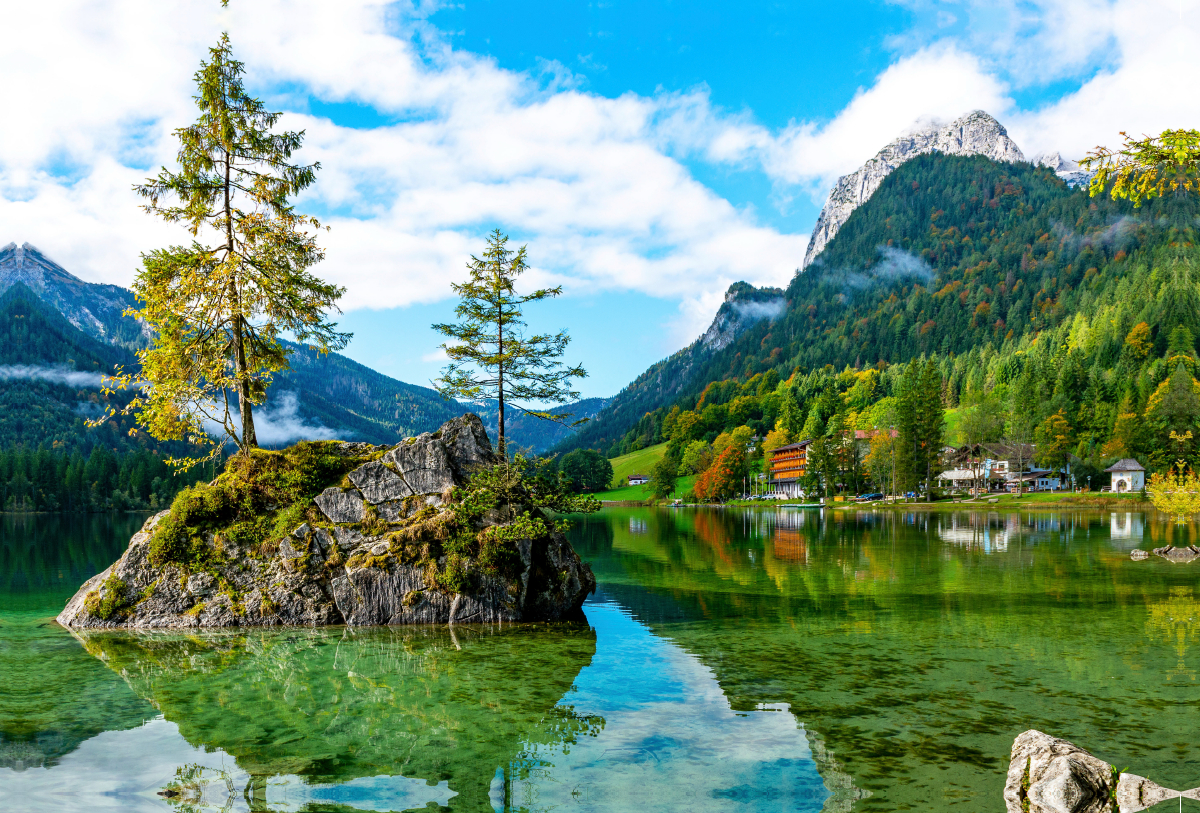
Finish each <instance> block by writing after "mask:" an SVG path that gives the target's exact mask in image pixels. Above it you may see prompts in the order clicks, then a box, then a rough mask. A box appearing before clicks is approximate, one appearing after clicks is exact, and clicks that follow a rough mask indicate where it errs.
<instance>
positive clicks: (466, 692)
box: [82, 625, 604, 810]
mask: <svg viewBox="0 0 1200 813" xmlns="http://www.w3.org/2000/svg"><path fill="white" fill-rule="evenodd" d="M82 640H83V643H84V645H85V646H86V647H87V649H88V651H89V652H91V653H92V654H93V655H95V656H97V657H99V658H100V659H102V660H103V661H104V662H105V663H106V664H108V666H109V667H110V668H112V669H113V670H115V671H117V672H118V673H120V674H121V675H122V676H123V677H124V678H125V679H126V681H127V682H128V683H129V685H130V686H131V687H132V688H133V690H134V691H135V692H136V693H137V694H138V695H140V696H142V697H145V698H146V699H148V700H150V702H152V703H153V704H154V705H155V706H156V707H157V708H158V709H160V710H161V711H162V713H163V715H164V716H165V718H166V719H167V720H168V721H170V722H172V723H175V724H176V725H178V727H179V732H180V734H182V735H183V737H184V738H185V739H186V740H187V741H188V742H189V743H190V744H191V745H192V746H203V747H204V748H206V749H220V750H222V751H223V752H224V753H226V754H229V755H230V756H231V757H233V758H234V759H235V760H236V762H237V767H238V769H240V771H244V772H245V773H246V774H247V775H248V779H247V781H248V787H247V788H245V789H244V790H243V794H242V795H244V796H245V798H246V799H247V800H248V801H251V803H252V806H258V805H267V804H269V803H270V802H271V801H272V800H271V799H270V796H271V794H272V792H273V791H272V777H280V776H298V777H302V778H303V780H304V784H307V785H313V786H322V785H326V786H341V785H346V786H347V787H346V791H347V793H350V794H351V795H353V790H354V788H355V787H356V784H355V783H354V781H353V780H365V779H367V778H372V777H376V778H377V777H405V778H407V779H419V780H424V781H426V782H429V783H435V784H437V783H443V782H444V783H447V784H446V787H448V789H449V791H450V792H451V794H457V797H456V798H455V799H454V802H453V804H452V806H453V807H454V808H455V809H463V810H490V809H491V805H490V802H489V790H490V788H491V785H492V782H493V778H494V775H495V771H496V769H497V767H499V766H506V765H514V764H521V763H523V762H525V761H527V759H528V751H529V750H530V748H531V746H537V745H539V744H540V745H542V746H549V745H551V744H553V745H554V746H556V747H557V748H560V749H561V748H569V747H570V745H571V744H572V743H574V742H576V741H578V739H579V738H581V737H588V736H594V735H595V734H596V732H598V731H599V730H600V729H601V728H602V727H603V723H604V721H603V720H602V719H599V718H595V717H589V716H585V715H579V714H576V713H575V712H574V710H573V709H572V708H571V707H570V706H559V705H557V704H558V701H559V700H560V698H562V697H563V695H564V694H566V693H567V691H568V690H569V689H570V687H571V684H572V682H573V681H574V679H575V677H576V676H577V675H578V674H579V671H580V669H582V668H583V667H584V666H586V665H587V664H588V663H589V662H590V660H591V658H592V655H593V654H594V652H595V634H594V633H593V632H592V630H591V629H590V628H588V627H586V626H579V625H537V626H532V625H531V626H528V627H522V626H515V627H514V626H506V627H504V628H503V629H501V628H499V627H471V628H464V627H455V628H453V629H451V628H448V627H420V628H382V629H370V630H360V631H354V630H341V629H338V630H309V629H303V630H301V629H288V630H256V631H253V632H207V633H204V634H196V633H192V634H186V633H91V634H88V635H86V636H82ZM543 750H544V749H543ZM197 778H198V779H204V780H205V781H210V780H211V779H213V777H208V778H205V775H203V774H202V775H199V776H198V777H197ZM276 784H279V783H276ZM292 784H295V783H292ZM362 784H363V783H362V782H359V783H358V785H360V786H361V785H362ZM364 790H366V789H365V788H364ZM377 791H378V789H375V790H372V791H370V792H368V793H367V794H366V795H368V796H377V795H378V793H377ZM289 792H291V793H292V794H293V795H296V794H297V793H298V794H299V796H300V798H297V799H295V801H298V802H301V803H302V804H304V803H310V802H315V801H319V800H320V799H321V798H322V797H323V796H325V797H328V796H338V794H336V793H320V792H318V793H315V794H314V793H310V792H307V791H304V790H296V789H295V788H293V789H292V790H291V791H289ZM285 795H286V794H285ZM342 795H345V794H342ZM444 796H445V794H444V793H433V794H431V797H430V798H429V799H428V801H442V800H443V799H442V798H440V797H444ZM174 798H176V799H178V801H179V803H180V804H182V803H184V802H185V800H186V797H185V795H184V794H182V793H181V794H180V796H179V797H174ZM280 801H286V800H280ZM330 801H332V799H331V800H330ZM424 803H425V800H422V801H421V804H424ZM218 809H219V808H218Z"/></svg>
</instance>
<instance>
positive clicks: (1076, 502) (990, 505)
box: [601, 491, 1154, 511]
mask: <svg viewBox="0 0 1200 813" xmlns="http://www.w3.org/2000/svg"><path fill="white" fill-rule="evenodd" d="M601 503H602V504H603V505H606V506H623V507H653V506H662V507H671V505H672V502H671V501H670V500H655V499H646V500H601ZM799 505H813V504H812V503H808V502H806V501H804V500H730V501H728V502H723V503H685V504H683V506H681V507H689V508H702V507H708V508H713V507H727V508H781V507H788V506H799ZM822 507H823V508H826V509H829V510H833V511H846V510H863V509H868V508H869V509H871V510H879V511H975V510H981V509H982V510H988V511H1007V510H1020V511H1036V510H1064V509H1071V510H1085V511H1113V510H1123V511H1152V510H1154V506H1153V505H1151V503H1150V501H1149V500H1147V499H1144V498H1143V497H1142V495H1141V494H1106V493H1095V492H1080V493H1076V492H1062V491H1059V492H1033V493H1027V494H1021V495H1016V494H995V495H989V496H985V497H979V498H977V499H962V500H957V499H942V500H936V501H934V502H925V501H924V500H896V501H892V500H872V501H870V502H853V501H843V502H837V501H830V502H827V503H826V504H825V505H824V506H822Z"/></svg>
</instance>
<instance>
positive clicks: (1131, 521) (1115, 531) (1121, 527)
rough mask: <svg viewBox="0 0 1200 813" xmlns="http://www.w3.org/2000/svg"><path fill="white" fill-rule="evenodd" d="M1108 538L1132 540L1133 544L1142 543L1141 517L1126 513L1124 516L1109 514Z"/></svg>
mask: <svg viewBox="0 0 1200 813" xmlns="http://www.w3.org/2000/svg"><path fill="white" fill-rule="evenodd" d="M1108 528H1109V530H1108V536H1109V538H1110V539H1132V540H1134V544H1137V543H1139V542H1141V541H1142V534H1143V533H1144V532H1143V530H1142V515H1141V514H1135V513H1132V512H1129V511H1126V512H1125V513H1124V514H1116V513H1114V514H1111V515H1110V516H1109V519H1108Z"/></svg>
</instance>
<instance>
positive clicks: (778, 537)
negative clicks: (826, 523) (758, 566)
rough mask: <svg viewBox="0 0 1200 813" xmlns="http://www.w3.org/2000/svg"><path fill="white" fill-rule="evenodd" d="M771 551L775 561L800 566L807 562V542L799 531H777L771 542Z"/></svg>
mask: <svg viewBox="0 0 1200 813" xmlns="http://www.w3.org/2000/svg"><path fill="white" fill-rule="evenodd" d="M771 549H772V550H773V551H774V553H775V558H776V559H782V560H784V561H786V562H800V563H801V564H803V563H805V562H807V561H808V540H807V539H805V538H804V537H803V536H802V535H801V533H800V532H799V531H793V530H791V529H782V530H777V531H776V532H775V538H774V539H772V540H771Z"/></svg>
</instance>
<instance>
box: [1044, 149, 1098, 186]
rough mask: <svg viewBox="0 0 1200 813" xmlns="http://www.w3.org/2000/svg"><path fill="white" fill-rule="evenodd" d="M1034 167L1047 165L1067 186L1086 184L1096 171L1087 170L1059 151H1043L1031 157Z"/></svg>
mask: <svg viewBox="0 0 1200 813" xmlns="http://www.w3.org/2000/svg"><path fill="white" fill-rule="evenodd" d="M1033 165H1034V166H1035V167H1049V168H1050V169H1052V170H1054V174H1055V175H1057V176H1058V177H1060V178H1062V179H1063V180H1064V181H1066V182H1067V186H1086V185H1087V184H1089V183H1091V180H1092V176H1093V175H1095V174H1096V173H1094V172H1089V171H1088V170H1086V169H1084V168H1083V167H1081V166H1079V164H1078V163H1077V162H1075V161H1072V160H1071V159H1069V158H1063V157H1062V153H1060V152H1043V153H1040V154H1038V155H1036V156H1034V158H1033Z"/></svg>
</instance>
